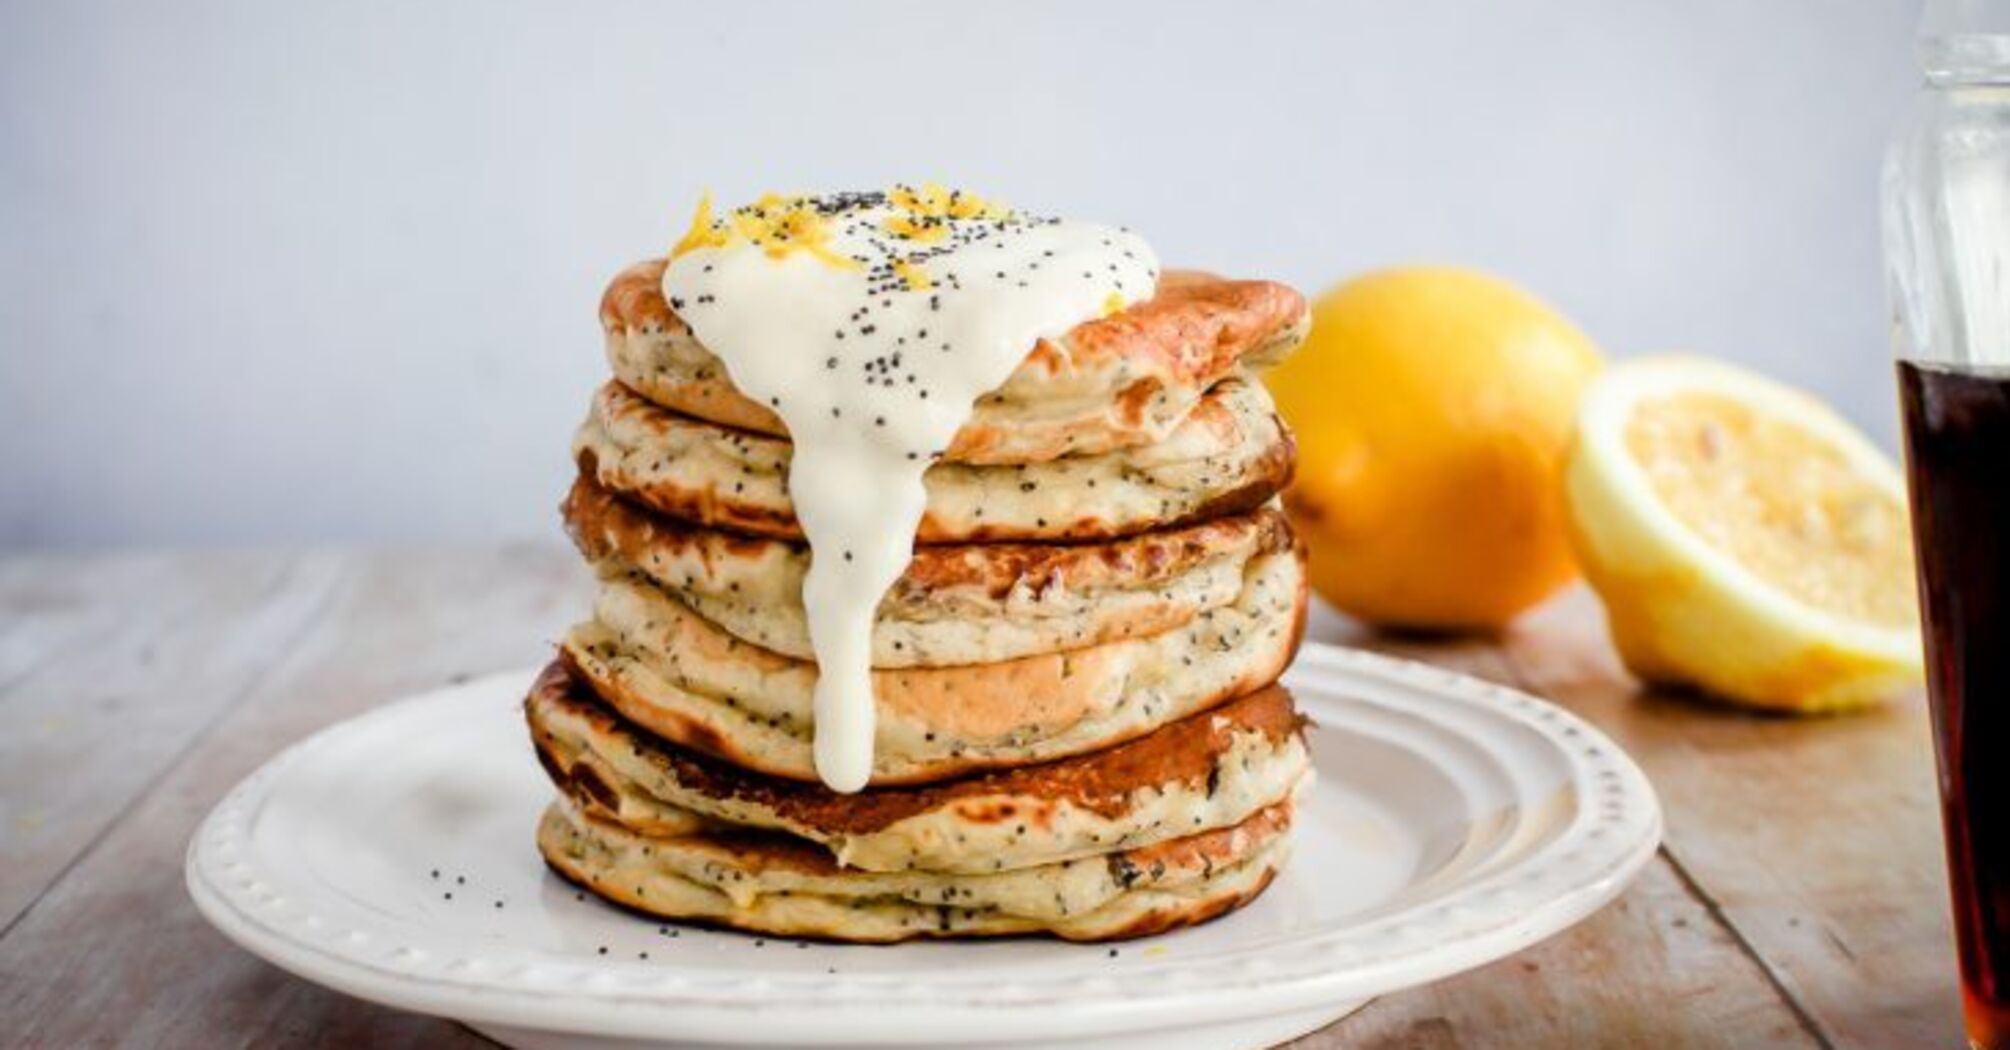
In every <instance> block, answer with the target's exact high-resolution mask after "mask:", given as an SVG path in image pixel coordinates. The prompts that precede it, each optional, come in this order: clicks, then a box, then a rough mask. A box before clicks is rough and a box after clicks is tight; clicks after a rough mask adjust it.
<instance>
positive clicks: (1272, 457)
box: [573, 379, 1295, 543]
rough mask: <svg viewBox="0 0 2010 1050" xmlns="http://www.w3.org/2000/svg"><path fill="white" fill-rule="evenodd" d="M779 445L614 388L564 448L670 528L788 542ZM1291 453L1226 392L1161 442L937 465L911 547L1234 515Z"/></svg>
mask: <svg viewBox="0 0 2010 1050" xmlns="http://www.w3.org/2000/svg"><path fill="white" fill-rule="evenodd" d="M789 453H790V449H789V443H788V442H787V441H786V440H784V439H782V438H776V437H768V436H765V435H761V434H753V433H749V432H746V431H741V430H733V429H730V428H727V427H722V426H719V425H717V424H715V423H707V422H704V421H701V420H698V419H693V418H691V417H688V416H683V415H679V414H677V413H675V412H672V411H669V410H668V409H665V408H662V407H661V406H659V405H656V404H654V403H653V402H650V401H648V400H646V399H644V398H643V397H642V396H640V395H638V394H636V393H635V392H634V391H632V390H630V389H628V388H627V387H625V386H622V385H621V384H620V383H609V384H607V385H606V386H604V387H602V388H601V389H600V392H599V394H597V395H596V396H595V397H594V400H593V409H592V412H591V413H590V414H589V415H588V417H587V419H586V421H585V422H584V423H583V424H581V425H580V428H579V431H578V433H577V434H576V435H575V436H574V438H573V455H574V458H575V459H577V460H578V462H579V466H580V472H581V473H583V474H585V475H587V476H588V477H591V478H593V479H594V480H595V481H596V482H597V483H598V484H600V485H601V486H602V487H604V488H607V489H611V490H613V491H615V492H617V493H620V494H622V495H624V496H628V497H631V498H633V499H634V500H636V501H638V502H640V503H642V504H645V505H647V506H649V507H651V508H653V509H655V510H657V511H660V512H662V513H664V514H668V515H670V516H671V517H675V518H680V519H683V520H685V521H689V522H692V523H695V524H700V525H709V526H717V527H723V528H728V529H734V530H738V531H742V532H748V533H753V534H756V535H761V536H773V537H779V538H782V539H790V540H800V539H801V538H802V529H801V528H800V527H799V526H798V524H797V523H796V520H795V511H794V508H793V507H792V506H791V504H790V502H789V495H788V482H787V478H788V467H789ZM1294 457H1295V450H1294V448H1293V446H1292V443H1291V438H1290V436H1289V435H1288V434H1287V433H1286V432H1285V429H1284V425H1283V424H1282V423H1281V422H1280V421H1279V420H1278V418H1277V415H1276V412H1275V411H1274V409H1273V406H1272V405H1271V403H1270V395H1269V394H1267V393H1266V392H1265V391H1264V390H1263V388H1262V387H1261V386H1260V385H1258V384H1255V383H1247V382H1242V381H1240V380H1235V379H1231V380H1227V381H1225V382H1223V383H1221V384H1219V385H1218V386H1216V387H1214V388H1213V389H1212V390H1210V391H1208V393H1207V394H1206V395H1205V396H1204V397H1202V398H1201V400H1200V401H1199V403H1197V404H1196V405H1195V406H1194V408H1193V411H1192V412H1190V413H1188V414H1187V415H1186V417H1185V418H1184V419H1182V420H1181V421H1180V424H1179V425H1178V426H1177V427H1175V428H1173V430H1172V432H1171V433H1169V434H1168V435H1166V437H1165V439H1164V440H1163V441H1160V442H1158V443H1156V444H1153V445H1149V446H1145V447H1142V448H1131V449H1122V450H1119V451H1115V452H1109V453H1105V454H1102V455H1093V456H1070V457H1067V458H1064V459H1056V460H1051V461H1049V462H1044V463H1032V464H1024V465H1020V466H1009V467H1008V466H972V465H968V464H961V463H947V462H943V463H937V464H935V465H934V466H933V467H931V468H929V470H928V473H927V475H926V476H925V478H924V482H925V484H926V486H927V493H928V502H927V509H926V511H925V512H924V513H923V515H922V519H921V524H920V527H919V528H918V529H917V530H916V536H915V540H916V542H919V543H957V542H971V541H991V540H1090V539H1105V538H1110V537H1117V536H1127V535H1130V534H1133V533H1138V532H1143V531H1146V530H1148V529H1155V528H1166V527H1169V526H1178V525H1184V524H1188V523H1191V522H1196V521H1204V520H1207V519H1210V518H1216V517H1222V516H1226V515H1232V514H1241V513H1245V512H1248V511H1251V510H1254V509H1255V508H1257V507H1260V506H1262V505H1263V504H1264V503H1266V502H1268V501H1269V500H1270V498H1271V497H1272V496H1274V495H1276V494H1277V492H1278V490H1280V489H1282V488H1283V487H1284V486H1285V484H1286V483H1288V482H1289V481H1290V480H1291V466H1292V461H1293V459H1294Z"/></svg>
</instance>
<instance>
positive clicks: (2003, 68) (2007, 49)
mask: <svg viewBox="0 0 2010 1050" xmlns="http://www.w3.org/2000/svg"><path fill="white" fill-rule="evenodd" d="M1916 51H1917V54H1918V56H1919V67H1920V69H1921V70H1922V71H1924V72H1925V74H1926V82H1927V83H1928V84H1931V85H1933V86H1935V87H1957V86H1962V85H2010V33H2004V34H1999V33H1973V34H1961V35H1950V36H1922V37H1920V38H1919V42H1918V44H1917V47H1916Z"/></svg>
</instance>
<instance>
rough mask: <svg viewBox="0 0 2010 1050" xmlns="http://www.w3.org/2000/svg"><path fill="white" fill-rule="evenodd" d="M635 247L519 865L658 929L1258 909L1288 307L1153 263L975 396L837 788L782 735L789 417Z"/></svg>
mask: <svg viewBox="0 0 2010 1050" xmlns="http://www.w3.org/2000/svg"><path fill="white" fill-rule="evenodd" d="M663 266H664V264H663V263H662V262H660V261H659V262H654V263H645V264H642V265H638V266H636V267H632V268H631V269H629V270H628V271H626V272H624V273H622V274H621V275H620V276H618V277H617V278H616V279H615V281H614V283H613V284H612V286H611V287H610V288H609V289H608V291H607V294H606V297H605V298H604V300H603V302H602V306H601V320H602V323H603V326H604V327H605V329H606V334H607V347H608V357H609V360H610V362H611V364H612V366H613V371H614V376H615V378H614V381H612V382H610V383H608V384H607V385H606V386H605V387H603V388H602V389H601V390H600V391H599V392H598V394H596V395H595V397H594V400H593V406H592V410H591V413H590V415H589V417H588V419H587V420H586V422H585V423H584V424H583V425H582V426H581V428H580V430H579V432H578V435H577V437H576V438H575V443H574V453H575V456H576V459H577V461H578V464H579V477H578V480H577V481H576V483H575V484H574V486H573V489H572V491H571V493H570V494H569V495H568V496H567V498H566V500H565V503H564V508H563V509H564V514H565V520H566V524H567V528H568V531H569V532H570V533H571V535H572V538H573V540H574V542H575V543H576V544H577V546H578V548H579V550H580V552H581V553H582V554H583V555H585V557H586V558H587V560H588V561H589V562H591V563H592V565H593V566H594V568H595V570H596V571H597V573H598V575H599V579H600V590H599V596H598V599H597V600H596V602H595V605H594V609H593V616H592V618H591V619H590V620H588V621H586V622H585V623H582V624H580V625H579V626H577V627H575V628H574V629H573V630H572V631H571V632H569V633H568V634H567V635H566V637H565V638H564V640H563V642H562V643H561V644H560V651H559V658H558V660H557V661H556V662H555V663H553V664H552V665H551V667H549V668H548V669H546V671H545V672H544V674H543V675H542V676H541V677H540V678H539V680H538V682H537V683H536V685H535V687H534V688H533V690H532V693H531V695H530V697H529V699H528V701H527V702H526V711H527V714H528V718H529V721H530V727H531V733H532V737H533V740H534V742H535V744H536V747H537V750H538V754H539V756H540V758H541V759H542V760H543V762H544V764H545V768H546V769H547V770H548V771H549V773H550V774H551V777H552V779H553V781H554V782H555V783H556V784H557V785H558V787H559V789H560V793H561V798H560V800H559V801H558V802H556V803H554V804H553V805H552V806H551V808H550V809H549V810H548V811H547V812H546V814H545V816H544V819H543V822H542V824H541V826H540V828H539V832H538V844H539V847H540V849H541V850H542V852H543V853H544V856H545V858H546V860H547V861H548V862H549V863H550V864H551V866H552V867H553V868H554V869H555V870H557V871H558V872H559V873H560V874H562V875H564V876H566V877H567V878H570V879H572V880H574V881H575V882H578V883H579V884H581V885H582V886H584V887H586V888H588V889H590V890H592V891H593V892H595V893H598V894H600V895H601V896H603V897H606V898H608V899H610V900H613V901H616V902H619V903H621V904H624V905H627V906H630V907H633V908H637V909H640V910H642V911H646V912H650V913H653V914H656V915H661V916H666V917H671V918H677V919H690V920H697V921H704V922H710V923H716V924H723V925H728V926H733V927H739V928H743V929H748V930H757V931H762V932H766V933H773V934H779V935H788V936H818V937H828V938H834V939H841V940H855V941H895V940H902V939H906V938H910V937H917V936H977V935H988V934H1015V933H1036V932H1047V933H1052V934H1056V935H1059V936H1061V937H1066V938H1070V939H1075V940H1098V939H1108V938H1118V937H1128V936H1136V935H1140V934H1145V933H1151V932H1156V931H1159V930H1164V929H1168V928H1171V927H1174V926H1179V925H1183V924H1186V923H1191V922H1197V921H1201V920H1204V919H1207V918H1210V917H1212V916H1215V915H1219V914H1221V913H1223V912H1225V911H1228V910H1230V909H1232V908H1235V907H1237V906H1239V905H1241V904H1242V903H1245V902H1247V901H1248V900H1250V899H1252V898H1253V897H1254V896H1255V895H1256V894H1258V893H1260V892H1261V891H1262V890H1263V888H1264V887H1265V886H1266V885H1267V884H1268V883H1269V881H1270V879H1271V877H1272V876H1273V875H1274V874H1275V873H1276V871H1277V868H1278V865H1279V864H1280V863H1281V862H1282V860H1283V857H1284V854H1285V851H1286V833H1287V831H1288V830H1289V827H1290V824H1291V817H1292V805H1293V800H1294V797H1295V796H1296V795H1297V793H1298V792H1299V791H1300V790H1301V789H1302V787H1303V786H1304V785H1305V784H1306V783H1307V781H1308V779H1309V776H1310V766H1309V764H1308V759H1307V756H1306V752H1305V748H1304V745H1303V742H1302V741H1301V739H1300V734H1299V728H1300V726H1299V718H1298V716H1297V714H1296V713H1295V711H1294V710H1293V708H1292V704H1291V700H1290V697H1289V696H1288V695H1287V694H1286V693H1285V692H1284V691H1283V690H1282V689H1280V688H1278V687H1277V686H1276V685H1274V684H1273V682H1274V680H1275V679H1276V677H1277V676H1278V674H1279V673H1280V672H1281V671H1282V670H1283V668H1284V667H1285V665H1286V664H1287V663H1288V662H1289V660H1290V658H1291V655H1292V653H1293V651H1294V649H1295V647H1296V645H1297V643H1298V637H1299V634H1300V628H1301V625H1302V621H1303V616H1304V608H1305V579H1304V569H1303V553H1302V550H1301V549H1300V547H1299V545H1298V543H1297V541H1296V540H1295V538H1294V537H1293V535H1292V533H1291V530H1290V528H1289V526H1288V525H1287V524H1286V522H1285V520H1284V518H1283V515H1282V514H1281V513H1280V511H1279V510H1278V509H1277V506H1276V501H1275V498H1274V497H1275V496H1276V494H1277V492H1278V490H1279V489H1280V488H1282V487H1283V485H1284V484H1285V482H1286V481H1287V480H1288V479H1289V476H1290V472H1291V467H1292V460H1293V447H1292V444H1291V439H1290V436H1289V435H1288V434H1287V432H1286V431H1285V429H1284V427H1283V426H1282V425H1281V423H1280V422H1279V420H1278V419H1277V417H1276V415H1275V414H1274V412H1273V410H1272V406H1271V403H1270V400H1269V397H1268V396H1267V394H1266V393H1265V392H1264V390H1263V388H1262V386H1261V385H1260V384H1258V383H1257V382H1256V381H1255V380H1254V378H1253V376H1252V370H1253V369H1254V368H1256V367H1259V366H1261V365H1264V364H1268V363H1270V362H1271V361H1274V360H1275V359H1276V358H1278V357H1280V356H1281V355H1282V354H1283V353H1285V352H1287V351H1288V350H1289V349H1290V348H1291V347H1293V346H1294V345H1296V343H1297V342H1298V341H1299V340H1300V339H1301V338H1302V337H1303V334H1304V330H1305V326H1306V310H1305V304H1304V301H1303V300H1302V298H1301V297H1300V296H1298V295H1297V294H1296V293H1295V292H1293V291H1292V290H1290V289H1289V288H1285V287H1283V286H1281V285H1277V284H1272V283H1268V282H1261V281H1229V280H1222V279H1219V278H1215V277H1210V276H1206V275H1202V274H1192V273H1178V272H1169V273H1167V274H1166V275H1165V276H1164V277H1163V279H1161V281H1160V282H1159V285H1158V289H1157V294H1156V295H1155V296H1154V297H1153V298H1151V299H1149V300H1146V301H1143V302H1139V303H1135V304H1132V305H1131V306H1130V307H1129V308H1128V309H1124V310H1122V311H1121V312H1118V313H1115V314H1113V315H1112V316H1109V317H1105V318H1102V319H1099V320H1093V321H1088V322H1085V323H1083V324H1080V325H1078V326H1076V327H1075V328H1074V329H1072V330H1071V331H1070V332H1068V333H1067V334H1066V335H1065V336H1063V337H1061V338H1059V339H1056V340H1051V341H1043V342H1041V343H1040V344H1039V345H1038V346H1036V347H1031V348H1029V351H1030V354H1029V356H1028V357H1027V359H1026V361H1025V362H1024V363H1023V364H1022V365H1021V366H1020V367H1019V369H1018V370H1017V371H1016V372H1015V373H1013V375H1012V376H1011V378H1010V379H1009V380H1008V381H1007V382H1006V383H1005V384H1004V385H1002V386H1001V387H999V388H998V389H997V390H996V391H995V392H993V393H991V394H989V395H987V396H985V397H984V398H983V399H981V400H980V401H979V403H978V404H977V406H976V408H975V411H974V413H973V415H972V417H971V419H970V421H969V422H968V424H967V425H966V426H965V427H964V428H963V429H962V431H961V432H959V434H958V435H957V437H956V439H955V441H954V442H953V443H952V444H951V446H950V448H949V449H948V450H947V451H946V453H945V454H944V456H943V457H942V459H941V460H940V461H939V462H937V463H936V464H935V465H934V466H933V467H932V468H930V470H929V471H928V474H927V476H926V486H927V492H928V502H927V511H926V514H925V516H924V518H923V520H922V523H921V526H920V528H919V530H918V534H917V536H916V548H915V554H914V560H913V562H912V563H911V564H910V565H909V566H908V568H907V571H906V574H905V575H904V576H903V577H902V578H901V579H900V580H899V582H898V583H896V584H895V585H894V587H893V589H892V590H891V591H890V592H888V593H887V594H886V596H885V598H884V600H883V601H882V602H881V603H880V605H879V608H878V613H877V620H876V623H875V628H874V634H873V663H874V667H875V671H874V674H873V692H874V694H875V697H876V702H877V708H878V728H877V735H876V739H875V757H874V766H873V776H872V781H871V786H869V787H868V788H866V789H865V790H864V791H861V792H858V793H856V794H841V793H837V792H833V791H831V790H829V789H828V788H826V787H824V786H823V785H822V784H821V783H820V782H819V781H818V779H817V773H816V770H815V768H814V766H813V763H812V757H811V755H812V751H811V742H812V729H813V726H812V721H811V691H812V687H813V685H814V683H815V680H816V674H817V669H816V665H815V663H814V662H813V657H812V654H811V648H810V640H809V636H808V631H807V628H806V626H805V613H804V606H803V600H802V583H803V576H804V572H805V570H806V568H807V566H808V564H809V561H810V558H811V552H810V551H809V550H808V549H807V547H806V546H805V545H804V543H803V538H802V533H801V530H800V529H799V527H798V525H797V523H796V521H795V519H794V517H793V515H792V511H791V508H790V503H789V491H788V480H787V479H788V467H789V460H790V445H789V440H788V437H787V433H786V431H785V430H784V428H783V427H782V425H781V423H780V421H779V420H777V419H776V418H775V416H774V415H772V414H771V413H769V412H768V411H767V409H766V408H764V407H763V406H761V405H759V404H756V403H754V402H752V401H750V400H748V399H747V398H745V397H743V396H742V395H741V394H740V393H739V392H738V391H736V390H735V389H734V387H733V385H732V383H731V382H730V380H729V379H728V377H727V375H726V371H725V369H724V367H723V366H722V365H721V364H720V362H719V361H718V359H717V358H715V357H714V356H713V355H712V354H711V353H710V352H708V351H707V350H706V348H705V347H704V346H702V345H700V344H699V343H698V341H697V340H696V338H695V337H694V336H693V334H692V331H691V329H690V327H689V326H687V325H686V324H685V323H683V322H682V321H680V320H679V318H678V317H677V315H676V313H675V312H674V311H673V310H672V309H671V307H670V305H669V304H668V302H666V300H665V298H664V295H663V293H662V291H661V287H660V286H661V277H662V272H663ZM860 498H861V499H871V498H873V494H871V493H860Z"/></svg>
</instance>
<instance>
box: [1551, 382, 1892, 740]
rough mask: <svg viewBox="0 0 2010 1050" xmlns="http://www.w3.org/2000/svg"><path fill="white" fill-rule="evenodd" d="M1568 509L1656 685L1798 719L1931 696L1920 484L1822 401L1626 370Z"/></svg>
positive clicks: (1601, 395)
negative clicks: (1914, 485) (1917, 516)
mask: <svg viewBox="0 0 2010 1050" xmlns="http://www.w3.org/2000/svg"><path fill="white" fill-rule="evenodd" d="M1564 493H1565V501H1566V503H1567V505H1568V517H1569V522H1570V528H1571V539H1572V544H1573V546H1574V547H1575V549H1576V551H1577V555H1578V560H1579V563H1580V564H1581V565H1582V567H1583V569H1584V574H1585V578H1586V579H1587V580H1588V581H1589V582H1590V583H1591V586H1592V588H1593V589H1594V590H1596V591H1597V592H1598V595H1599V597H1600V599H1602V600H1603V602H1604V604H1605V609H1606V615H1607V617H1608V619H1609V620H1610V623H1611V628H1612V637H1613V642H1614V644H1615V645H1617V647H1618V649H1619V653H1620V656H1621V657H1622V658H1623V659H1624V660H1625V661H1626V665H1627V666H1628V667H1629V668H1630V669H1632V671H1633V672H1634V673H1635V674H1637V675H1639V676H1641V677H1642V678H1645V679H1648V680H1652V681H1662V682H1675V683H1682V684H1687V685H1693V686H1697V687H1700V688H1702V689H1704V690H1707V691H1709V692H1711V693H1714V694H1716V695H1718V696H1720V697H1723V698H1725V699H1727V700H1731V701H1733V702H1737V703H1742V704H1747V705H1753V706H1758V707H1765V708H1772V709H1779V710H1788V711H1835V710H1842V709H1847V708H1852V707H1861V706H1864V705H1866V704H1870V703H1875V702H1877V701H1879V700H1882V699H1885V698H1888V697H1890V696H1893V695H1894V694H1897V693H1901V692H1903V691H1905V690H1906V689H1908V688H1910V687H1912V686H1914V685H1915V684H1916V683H1918V682H1919V680H1920V678H1921V675H1922V658H1921V649H1920V637H1919V609H1918V604H1917V596H1916V594H1915V592H1914V589H1913V578H1912V546H1911V530H1910V525H1909V521H1908V517H1907V514H1906V504H1905V482H1904V479H1903V478H1902V477H1901V476H1900V475H1899V472H1898V469H1897V468H1896V467H1895V466H1894V465H1893V464H1892V462H1891V460H1890V458H1889V457H1887V456H1885V455H1884V453H1883V452H1881V451H1879V450H1878V448H1877V447H1876V446H1875V445H1873V444H1871V442H1870V441H1868V440H1867V439H1865V438H1864V436H1863V435H1862V434H1860V433H1858V432H1857V431H1856V429H1855V428H1853V427H1851V426H1850V425H1849V424H1848V423H1847V422H1845V421H1844V420H1843V419H1842V418H1841V417H1840V416H1838V415H1836V414H1835V413H1834V412H1833V411H1831V410H1830V409H1829V408H1828V407H1827V406H1825V405H1823V404H1822V403H1821V402H1819V401H1817V400H1816V399H1814V398H1813V397H1810V396H1809V395H1807V394H1804V393H1801V392H1800V391H1798V390H1793V389H1791V388H1789V387H1785V386H1782V385H1780V384H1778V383H1775V382H1773V381H1771V380H1768V379H1765V378H1763V377H1761V376H1758V375H1755V374H1753V373H1751V372H1747V371H1744V370H1742V369H1738V368H1734V367H1732V366H1729V365H1725V364H1720V363H1717V362H1713V361H1706V360H1702V359H1698V358H1686V357H1667V358H1649V359H1645V360H1635V361H1631V362H1628V363H1626V364H1622V365H1619V366H1617V367H1614V368H1612V369H1610V370H1608V371H1607V372H1606V373H1605V374H1604V375H1603V376H1602V377H1601V378H1600V379H1598V380H1597V381H1596V382H1595V383H1593V384H1592V386H1591V388H1590V390H1589V391H1588V392H1587V393H1586V395H1585V398H1584V401H1583V402H1582V404H1581V405H1580V406H1579V410H1578V418H1577V433H1576V435H1575V437H1574V438H1573V439H1572V445H1571V450H1570V454H1569V457H1568V460H1567V462H1566V465H1565V468H1564Z"/></svg>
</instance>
